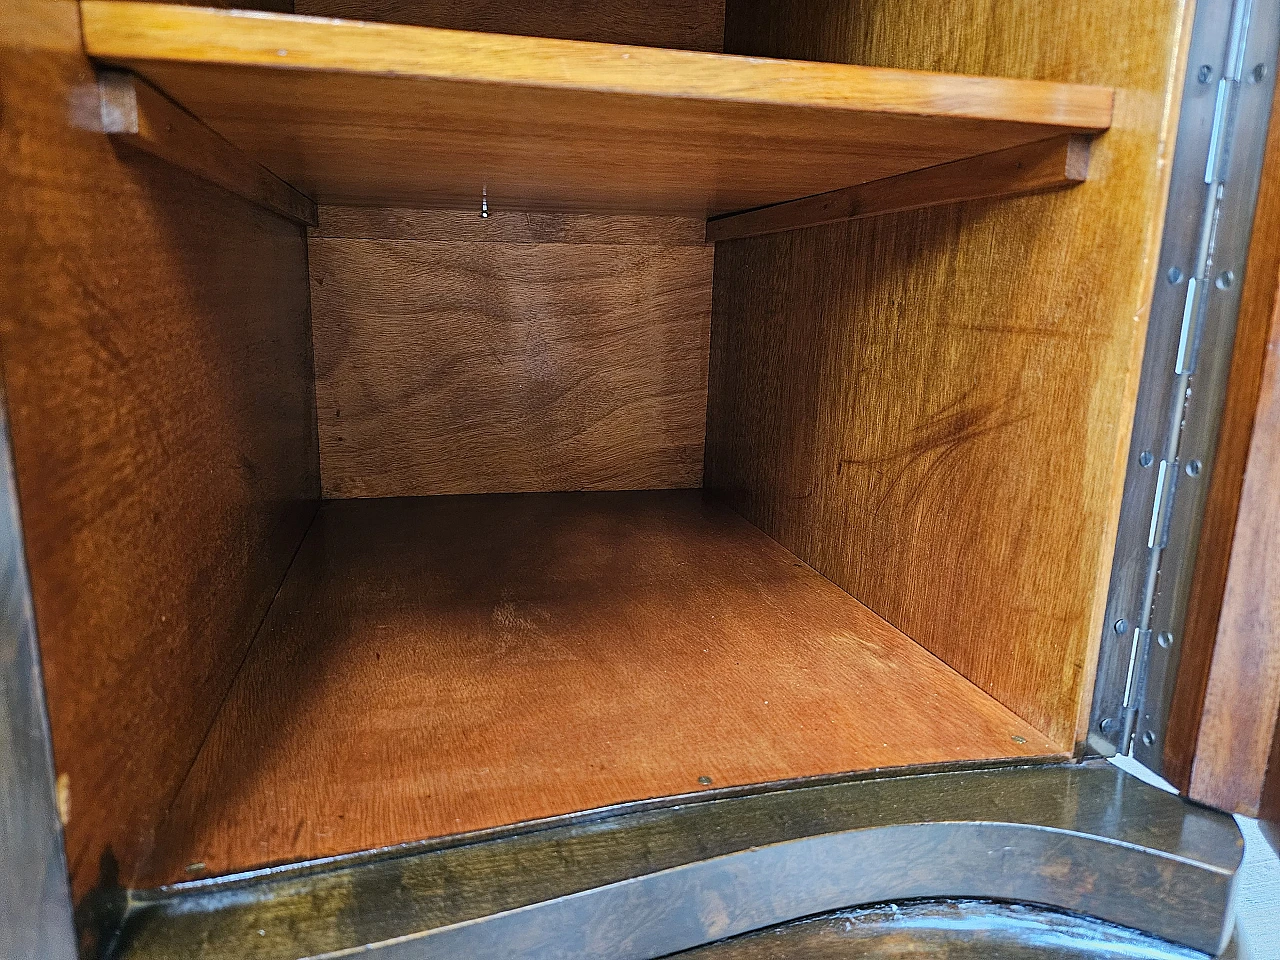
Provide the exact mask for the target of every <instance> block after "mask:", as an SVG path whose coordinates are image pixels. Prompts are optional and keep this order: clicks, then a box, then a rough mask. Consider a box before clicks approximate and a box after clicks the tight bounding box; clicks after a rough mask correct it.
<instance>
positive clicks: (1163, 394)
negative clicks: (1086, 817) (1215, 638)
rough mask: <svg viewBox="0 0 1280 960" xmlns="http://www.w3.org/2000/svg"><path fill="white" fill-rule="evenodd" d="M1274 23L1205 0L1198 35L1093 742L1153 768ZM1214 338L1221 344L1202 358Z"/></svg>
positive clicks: (1244, 228) (1250, 3) (1222, 371)
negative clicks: (1206, 346)
mask: <svg viewBox="0 0 1280 960" xmlns="http://www.w3.org/2000/svg"><path fill="white" fill-rule="evenodd" d="M1278 24H1280V17H1278V16H1277V12H1276V11H1275V10H1273V9H1271V7H1270V6H1257V8H1256V9H1255V3H1254V0H1208V2H1206V3H1202V5H1201V7H1200V8H1198V9H1197V15H1196V25H1195V27H1194V29H1193V33H1192V52H1191V54H1190V57H1191V59H1190V61H1189V65H1188V76H1187V85H1186V90H1185V91H1184V94H1183V111H1182V119H1181V120H1180V124H1179V132H1178V141H1177V145H1176V153H1175V157H1174V174H1173V186H1172V187H1171V191H1170V209H1169V212H1168V216H1167V218H1166V224H1165V233H1164V237H1163V239H1162V247H1161V254H1160V255H1161V259H1162V261H1163V262H1164V263H1165V264H1166V265H1167V273H1166V274H1165V275H1164V279H1165V280H1167V284H1166V283H1163V282H1162V283H1161V284H1160V287H1159V290H1158V291H1157V293H1156V295H1155V296H1154V298H1153V301H1152V317H1151V332H1150V334H1149V336H1148V341H1147V351H1146V357H1145V359H1144V365H1143V371H1142V385H1141V387H1140V391H1139V413H1138V415H1137V416H1136V417H1135V431H1134V446H1133V448H1132V453H1133V454H1134V456H1133V457H1132V463H1133V466H1132V467H1131V468H1130V470H1129V473H1128V476H1127V478H1126V492H1125V504H1124V507H1123V508H1122V514H1121V530H1120V533H1119V535H1118V537H1117V546H1116V550H1117V552H1116V566H1115V568H1114V569H1113V573H1112V581H1111V590H1110V595H1109V597H1108V602H1107V610H1108V617H1107V628H1106V629H1107V633H1106V636H1105V637H1104V640H1103V656H1102V658H1101V663H1102V666H1100V668H1099V676H1098V688H1097V690H1096V691H1095V698H1094V712H1093V717H1092V725H1091V733H1090V737H1089V739H1090V742H1091V743H1092V744H1093V746H1094V747H1095V749H1097V750H1098V751H1099V752H1101V753H1109V752H1111V751H1115V752H1118V753H1128V752H1130V750H1131V749H1132V751H1133V754H1134V756H1135V757H1138V758H1139V759H1140V760H1141V761H1142V762H1144V763H1146V764H1147V765H1148V766H1152V767H1153V769H1157V771H1158V769H1159V765H1160V759H1159V751H1160V750H1161V749H1162V744H1161V743H1160V741H1161V739H1162V735H1163V732H1164V723H1165V721H1166V720H1167V713H1168V699H1169V697H1171V695H1172V677H1173V676H1174V675H1175V671H1176V666H1177V654H1178V650H1177V649H1176V643H1175V638H1176V637H1178V636H1179V635H1180V634H1181V627H1182V619H1183V618H1184V616H1185V605H1186V595H1187V593H1188V591H1189V582H1190V571H1191V569H1192V567H1193V563H1194V551H1195V546H1196V543H1197V542H1198V529H1199V523H1200V517H1201V516H1202V513H1203V506H1204V504H1203V499H1204V495H1205V487H1206V484H1205V483H1203V482H1201V483H1195V482H1189V483H1180V482H1179V481H1180V480H1185V479H1186V478H1196V477H1200V475H1201V470H1202V463H1203V464H1208V463H1209V462H1210V461H1209V460H1208V457H1209V456H1210V455H1211V453H1212V450H1213V448H1214V446H1215V442H1216V431H1217V420H1216V419H1214V417H1217V416H1220V413H1214V412H1213V411H1215V410H1217V411H1220V409H1221V400H1222V396H1223V395H1224V394H1225V380H1226V371H1227V369H1228V367H1229V349H1227V350H1226V354H1227V356H1226V357H1225V358H1224V356H1223V353H1224V344H1225V347H1226V348H1229V347H1230V344H1231V338H1232V337H1233V336H1234V329H1235V312H1236V309H1237V308H1238V290H1236V289H1234V288H1235V287H1236V281H1237V279H1238V276H1237V275H1238V274H1239V273H1240V272H1241V271H1242V269H1243V264H1244V253H1245V251H1247V247H1248V238H1249V232H1250V228H1251V226H1252V211H1253V204H1254V202H1255V199H1256V192H1257V182H1256V175H1257V174H1258V173H1259V171H1260V170H1261V163H1262V154H1263V149H1264V141H1265V125H1266V121H1267V116H1268V113H1269V109H1270V96H1269V92H1270V85H1271V83H1273V82H1274V78H1273V77H1271V76H1270V74H1269V73H1268V69H1269V66H1273V65H1274V64H1275V51H1276V49H1277V46H1278V45H1280V25H1278ZM1251 26H1253V27H1254V28H1255V29H1254V33H1255V34H1256V36H1255V38H1254V40H1253V41H1252V42H1251V40H1250V27H1251ZM1218 58H1220V59H1218ZM1215 61H1216V62H1215ZM1255 61H1256V63H1255ZM1197 64H1198V66H1197ZM1215 77H1216V78H1217V82H1216V85H1215V87H1213V88H1210V87H1209V85H1210V84H1212V83H1213V82H1214V78H1215ZM1264 81H1265V82H1266V86H1265V87H1264V86H1263V85H1264ZM1246 88H1247V89H1246ZM1263 92H1266V93H1267V94H1268V96H1266V98H1265V104H1264V103H1262V99H1263V98H1262V97H1261V96H1260V94H1261V93H1263ZM1245 94H1247V96H1246V95H1245ZM1210 108H1211V109H1212V114H1211V115H1210V114H1209V112H1208V111H1209V109H1210ZM1242 111H1243V113H1242ZM1241 116H1243V117H1244V120H1243V122H1241V121H1240V117H1241ZM1206 120H1207V121H1209V122H1208V123H1206ZM1260 126H1261V128H1262V129H1261V132H1260V131H1259V127H1260ZM1201 151H1203V152H1201ZM1237 152H1239V153H1240V156H1239V157H1238V158H1237V157H1235V154H1236V153H1237ZM1201 158H1203V159H1201ZM1184 271H1185V276H1184ZM1184 280H1185V283H1184ZM1175 335H1176V340H1174V339H1172V338H1173V337H1174V336H1175ZM1205 343H1211V344H1212V346H1213V349H1212V351H1210V352H1206V353H1205V355H1204V356H1203V357H1202V356H1201V353H1202V347H1203V346H1204V344H1205ZM1198 371H1199V374H1198ZM1215 405H1216V406H1215ZM1189 425H1190V427H1189ZM1202 458H1204V459H1203V460H1202ZM1184 472H1185V474H1186V478H1184V477H1182V476H1181V475H1182V474H1183V473H1184ZM1204 479H1207V476H1206V477H1205V478H1204ZM1184 489H1186V490H1189V491H1190V492H1189V493H1187V494H1186V495H1185V496H1184V497H1182V498H1180V496H1179V495H1180V494H1181V493H1182V491H1183V490H1184ZM1148 498H1149V499H1148ZM1181 499H1186V500H1187V503H1186V504H1183V503H1181V502H1180V501H1181ZM1146 504H1149V505H1150V506H1149V510H1150V512H1149V513H1148V512H1146V511H1147V507H1146ZM1143 548H1145V549H1143ZM1153 638H1154V640H1155V641H1156V642H1153ZM1153 660H1154V662H1155V663H1156V666H1155V667H1154V668H1153ZM1153 671H1154V672H1153ZM1140 753H1141V754H1142V755H1141V756H1139V754H1140Z"/></svg>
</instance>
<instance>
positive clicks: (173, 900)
mask: <svg viewBox="0 0 1280 960" xmlns="http://www.w3.org/2000/svg"><path fill="white" fill-rule="evenodd" d="M1241 850H1242V844H1241V840H1240V835H1239V832H1238V830H1237V828H1236V826H1235V823H1234V821H1232V820H1231V819H1230V818H1229V817H1226V816H1224V815H1222V814H1219V813H1216V812H1214V811H1210V810H1204V809H1201V808H1198V807H1195V806H1192V805H1190V804H1187V803H1185V802H1183V801H1181V800H1179V799H1178V798H1176V797H1174V796H1171V795H1169V794H1166V793H1164V792H1162V791H1159V790H1156V789H1154V788H1152V787H1148V786H1146V785H1145V784H1142V783H1141V782H1139V781H1137V780H1134V779H1132V778H1130V777H1128V776H1127V775H1125V774H1123V773H1121V772H1120V771H1118V770H1116V769H1115V768H1113V767H1111V766H1109V765H1107V764H1097V763H1094V764H1080V765H1077V764H1062V765H1058V766H1039V767H1005V768H994V769H977V770H972V769H971V770H963V771H955V772H939V773H928V774H916V775H912V776H892V777H881V778H869V779H862V780H855V781H852V782H846V783H833V784H827V785H822V786H804V787H798V788H796V789H790V790H776V791H773V792H768V793H760V792H757V793H751V794H747V795H742V796H736V797H722V798H719V799H712V800H704V801H701V802H689V803H684V804H680V805H676V806H671V807H666V808H661V809H647V810H645V809H642V810H625V811H622V812H618V813H615V814H613V815H608V813H607V812H606V813H605V814H604V815H601V816H599V817H598V818H597V819H594V820H590V821H586V822H575V823H569V824H565V825H562V826H556V827H551V828H545V829H537V828H533V829H529V830H527V831H526V832H523V833H514V834H508V835H506V836H503V837H500V838H496V839H491V840H485V841H480V842H471V843H462V844H460V845H457V846H453V847H445V848H440V849H435V850H430V851H426V852H422V853H415V854H410V855H400V856H396V855H394V853H393V854H392V855H387V856H382V857H368V858H365V859H363V860H357V861H354V862H352V863H350V865H344V864H342V863H341V862H339V863H334V864H332V865H331V868H330V869H327V870H324V871H323V872H318V873H316V872H310V873H303V874H301V875H299V874H296V873H295V874H292V875H290V874H288V873H285V874H274V873H273V872H270V871H268V872H265V873H264V874H259V875H257V876H256V877H253V878H239V879H236V878H232V879H229V880H222V881H217V882H205V883H203V884H198V885H187V886H183V887H178V888H172V889H170V890H168V891H163V892H161V893H159V894H156V895H153V896H150V897H147V896H143V895H136V894H135V896H134V902H135V907H134V908H133V910H132V911H131V913H130V914H129V916H128V918H127V923H126V927H125V929H124V932H123V935H122V937H121V938H120V950H119V953H118V956H119V957H121V958H132V960H142V958H158V957H167V956H172V955H174V954H175V952H177V953H180V952H181V951H182V950H183V949H188V950H189V949H191V947H192V946H193V945H197V944H198V945H200V946H201V948H202V949H203V950H204V953H203V955H204V956H206V957H211V958H218V957H226V958H230V957H237V958H255V960H268V958H283V957H294V958H296V957H299V956H304V957H326V956H338V955H343V952H344V951H349V950H354V949H361V948H366V947H371V948H373V949H372V951H371V955H373V956H378V957H385V958H388V960H390V958H400V957H409V956H413V957H415V958H421V957H436V956H440V957H443V956H451V957H453V956H470V957H526V956H544V955H548V951H550V952H552V953H553V954H554V955H556V956H564V957H574V956H581V957H587V956H592V957H597V956H602V955H607V956H617V957H635V958H639V957H658V956H662V955H664V954H666V953H670V952H673V951H675V950H680V949H687V948H690V947H695V946H698V945H700V944H703V943H707V942H710V941H713V940H717V939H720V938H723V937H728V936H732V935H734V934H738V933H745V932H747V931H750V930H754V929H760V928H763V927H767V926H772V925H774V924H777V923H780V922H785V921H787V920H792V919H796V918H798V917H802V916H807V915H811V914H815V913H821V912H824V911H827V910H832V909H837V908H841V907H849V906H856V905H858V904H865V903H872V902H881V901H885V900H889V899H896V898H921V897H923V898H937V897H982V898H995V899H1002V900H1015V901H1027V902H1034V903H1039V904H1041V905H1045V906H1050V907H1055V908H1059V909H1064V910H1070V911H1074V912H1077V913H1080V914H1084V915H1087V916H1092V917H1095V918H1098V919H1102V920H1106V921H1108V922H1112V923H1117V924H1120V925H1122V926H1128V927H1131V928H1134V929H1141V930H1144V931H1146V932H1147V933H1151V934H1153V935H1156V936H1159V937H1162V938H1164V939H1167V940H1170V941H1173V942H1177V943H1181V944H1184V945H1187V946H1191V947H1194V948H1196V949H1200V950H1203V951H1207V952H1216V951H1217V950H1218V949H1220V948H1221V947H1222V945H1223V943H1224V941H1225V934H1226V933H1227V918H1228V902H1229V897H1230V890H1231V885H1232V878H1233V875H1234V872H1235V869H1236V867H1237V865H1238V863H1239V860H1240V856H1241ZM602 944H607V949H606V948H605V947H602Z"/></svg>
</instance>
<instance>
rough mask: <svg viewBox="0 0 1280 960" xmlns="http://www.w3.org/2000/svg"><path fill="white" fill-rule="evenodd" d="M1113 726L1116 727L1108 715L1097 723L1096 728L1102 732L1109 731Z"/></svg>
mask: <svg viewBox="0 0 1280 960" xmlns="http://www.w3.org/2000/svg"><path fill="white" fill-rule="evenodd" d="M1115 728H1116V722H1115V721H1114V720H1112V719H1111V718H1110V717H1103V718H1102V721H1101V722H1100V723H1099V724H1098V729H1099V730H1101V731H1102V732H1103V733H1110V732H1111V731H1112V730H1114V729H1115Z"/></svg>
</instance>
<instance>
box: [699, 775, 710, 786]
mask: <svg viewBox="0 0 1280 960" xmlns="http://www.w3.org/2000/svg"><path fill="white" fill-rule="evenodd" d="M698 782H699V783H700V784H702V785H703V786H704V787H709V786H711V778H710V777H699V778H698Z"/></svg>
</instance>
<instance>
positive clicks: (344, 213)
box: [311, 203, 707, 247]
mask: <svg viewBox="0 0 1280 960" xmlns="http://www.w3.org/2000/svg"><path fill="white" fill-rule="evenodd" d="M319 217H320V222H319V224H318V225H317V226H316V228H315V229H314V230H312V231H311V236H312V238H313V239H314V238H319V237H324V238H328V239H345V240H429V241H432V242H435V243H479V242H487V243H597V244H641V245H643V246H682V247H688V246H693V247H700V246H703V245H704V244H705V243H706V242H707V241H706V224H705V223H704V222H703V221H702V220H701V219H695V218H692V217H645V216H628V215H626V214H616V215H613V216H602V215H597V214H592V213H558V214H557V213H536V212H528V211H522V210H500V209H497V208H496V204H495V205H494V207H493V208H491V209H490V211H489V216H488V217H481V216H480V205H479V203H477V204H476V206H475V207H474V208H472V209H471V210H414V209H411V208H403V207H402V208H394V207H334V206H323V207H321V208H320V212H319Z"/></svg>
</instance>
